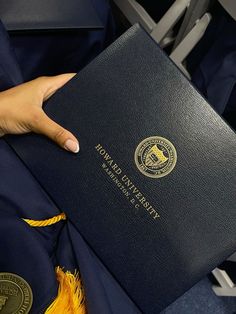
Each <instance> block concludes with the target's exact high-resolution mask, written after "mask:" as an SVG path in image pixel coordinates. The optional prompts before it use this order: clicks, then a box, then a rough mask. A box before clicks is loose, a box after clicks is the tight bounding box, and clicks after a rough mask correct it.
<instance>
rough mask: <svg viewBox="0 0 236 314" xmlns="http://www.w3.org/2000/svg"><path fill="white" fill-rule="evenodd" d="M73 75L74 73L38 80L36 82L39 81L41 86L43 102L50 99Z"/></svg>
mask: <svg viewBox="0 0 236 314" xmlns="http://www.w3.org/2000/svg"><path fill="white" fill-rule="evenodd" d="M75 75H76V73H66V74H60V75H56V76H47V77H41V78H38V80H41V81H42V84H43V101H45V100H47V99H48V98H50V97H51V96H52V95H53V94H54V93H55V92H56V91H57V90H58V89H59V88H61V87H62V86H64V85H65V84H66V83H67V82H68V81H69V80H71V79H72V78H73V77H74V76H75Z"/></svg>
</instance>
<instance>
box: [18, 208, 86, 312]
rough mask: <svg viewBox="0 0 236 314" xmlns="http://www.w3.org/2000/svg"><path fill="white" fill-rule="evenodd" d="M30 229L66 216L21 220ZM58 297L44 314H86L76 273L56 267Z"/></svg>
mask: <svg viewBox="0 0 236 314" xmlns="http://www.w3.org/2000/svg"><path fill="white" fill-rule="evenodd" d="M23 220H24V221H25V222H26V223H27V224H28V225H30V226H31V227H47V226H51V225H53V224H56V223H58V222H60V221H62V220H66V214H65V213H61V214H59V215H57V216H54V217H52V218H49V219H45V220H33V219H23ZM56 277H57V281H58V284H59V286H58V295H57V297H56V298H55V300H54V301H53V302H52V304H51V305H50V306H49V307H48V308H47V310H46V311H45V314H62V313H63V314H75V313H77V314H86V313H87V311H86V306H85V297H84V289H83V284H82V281H81V278H80V275H79V272H78V271H75V273H74V274H72V273H71V272H69V271H66V272H64V271H63V269H62V268H61V267H59V266H58V267H56Z"/></svg>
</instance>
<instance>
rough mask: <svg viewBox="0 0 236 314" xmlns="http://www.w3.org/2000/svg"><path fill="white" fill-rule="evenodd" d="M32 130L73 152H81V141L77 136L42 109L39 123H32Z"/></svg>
mask: <svg viewBox="0 0 236 314" xmlns="http://www.w3.org/2000/svg"><path fill="white" fill-rule="evenodd" d="M31 128H32V131H34V132H36V133H39V134H43V135H45V136H47V137H49V138H50V139H51V140H53V141H54V142H56V143H57V144H58V145H59V146H61V147H62V148H64V149H66V150H68V151H70V152H73V153H78V152H79V143H78V140H77V139H76V137H75V136H74V135H73V134H72V133H71V132H69V131H67V130H66V129H64V128H63V127H61V126H60V125H59V124H57V123H56V122H54V121H53V120H51V119H50V118H49V117H48V116H47V115H46V113H45V112H44V111H43V110H42V111H41V113H40V116H39V118H38V119H37V123H36V124H34V125H31Z"/></svg>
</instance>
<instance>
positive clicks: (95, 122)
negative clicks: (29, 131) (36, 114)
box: [8, 25, 236, 314]
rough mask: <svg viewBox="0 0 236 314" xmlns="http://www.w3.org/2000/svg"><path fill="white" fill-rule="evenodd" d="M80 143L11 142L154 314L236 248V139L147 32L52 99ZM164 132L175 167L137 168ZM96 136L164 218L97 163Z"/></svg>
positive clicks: (131, 35) (49, 107) (126, 38)
mask: <svg viewBox="0 0 236 314" xmlns="http://www.w3.org/2000/svg"><path fill="white" fill-rule="evenodd" d="M45 110H46V112H47V113H48V114H49V116H51V117H52V118H53V119H55V120H56V121H57V122H59V123H61V124H62V125H63V126H65V127H66V128H68V129H70V130H71V131H72V132H74V134H75V135H76V136H78V138H79V139H80V145H81V152H80V153H79V154H78V155H73V154H70V153H67V152H64V151H63V150H62V149H60V148H58V147H57V146H56V145H55V144H53V143H51V142H50V141H49V140H47V139H45V138H44V137H41V136H39V135H26V136H21V137H14V136H12V137H9V138H8V142H9V143H10V144H11V145H12V147H13V148H14V149H15V151H16V152H17V154H18V155H19V156H20V158H21V159H22V160H23V161H24V162H25V164H26V165H27V166H28V168H29V169H30V170H31V172H32V173H33V174H34V176H35V177H36V178H37V180H38V181H39V182H40V183H41V185H42V186H43V187H44V189H45V190H46V191H47V192H48V194H49V195H50V196H51V198H52V199H53V200H54V202H56V204H57V205H58V206H59V207H60V208H61V209H62V210H64V211H66V213H67V214H68V216H69V217H70V219H71V221H72V222H73V223H74V224H75V226H76V227H77V228H78V229H79V230H80V232H81V234H82V235H83V237H84V238H85V239H86V241H87V242H88V244H89V245H90V246H91V247H92V248H93V250H94V251H95V253H96V254H97V255H98V257H99V258H100V259H101V260H102V262H103V263H104V264H105V265H106V266H107V268H108V269H109V270H110V272H111V273H112V274H113V275H114V276H115V278H116V279H117V280H118V281H119V283H120V284H121V286H122V287H123V288H124V289H125V291H126V292H127V293H128V295H129V296H130V297H131V298H132V299H133V300H134V301H135V303H136V304H137V305H138V306H139V308H140V309H141V311H142V312H144V313H147V314H156V313H158V312H159V311H160V310H161V309H163V308H164V307H166V306H167V305H168V304H169V303H171V302H172V301H174V300H175V299H176V298H177V297H178V296H180V295H181V294H182V293H184V292H185V291H186V290H187V289H189V288H190V287H191V286H192V285H193V284H195V283H196V282H197V281H198V280H199V279H200V278H201V277H203V276H204V275H205V274H207V273H208V272H209V271H210V270H212V269H213V268H214V267H215V266H216V265H217V264H219V263H220V262H221V261H223V260H224V259H225V258H226V257H227V256H229V255H230V254H231V253H232V252H233V251H235V249H236V195H235V191H236V169H235V159H236V136H235V133H234V132H233V131H232V130H231V129H230V127H229V126H228V125H227V124H226V123H225V122H224V121H223V120H222V119H221V117H220V116H219V115H218V114H216V112H215V111H214V110H213V109H212V108H211V107H210V106H209V105H208V104H207V102H206V101H205V100H204V99H203V98H202V97H201V96H200V95H199V93H198V92H197V91H196V90H195V89H194V88H193V86H192V85H191V84H190V83H189V81H188V80H187V79H186V78H185V77H184V76H183V75H182V74H181V73H180V71H179V70H178V69H177V68H176V67H175V65H173V63H172V62H171V61H170V60H169V58H168V57H166V56H165V55H164V53H163V52H162V50H161V49H160V48H159V47H158V46H157V45H156V44H155V43H154V42H153V41H152V39H151V38H150V37H149V36H148V35H147V34H146V33H145V32H144V31H143V30H142V29H141V28H140V27H139V26H137V25H136V26H134V27H132V28H131V29H130V30H129V31H128V32H127V33H125V34H124V35H123V36H122V37H121V38H120V39H118V40H117V41H116V42H115V43H114V44H113V45H112V46H110V47H109V48H108V49H107V50H106V51H105V52H103V53H102V54H101V55H100V56H99V57H98V58H97V59H96V60H94V61H93V62H92V63H90V65H89V66H87V67H86V68H85V69H84V70H83V71H82V72H80V73H79V74H78V75H77V76H76V77H75V78H74V79H73V80H72V81H71V82H69V83H68V84H67V86H65V87H64V88H63V89H62V90H60V91H59V92H58V93H56V94H55V95H54V96H53V97H52V98H51V99H50V100H49V101H48V103H47V104H46V106H45ZM155 135H158V136H162V137H165V138H167V139H169V140H170V141H171V142H172V143H173V144H174V145H175V147H176V150H177V154H178V160H177V164H176V167H175V169H174V170H173V171H172V172H171V173H170V174H169V175H167V176H166V177H163V178H160V179H153V178H148V177H146V176H144V175H143V174H141V173H140V172H139V171H138V169H137V167H136V165H135V163H134V151H135V149H136V147H137V145H138V144H139V143H140V142H141V141H142V140H143V139H144V138H147V137H149V136H155ZM98 143H100V144H101V145H103V147H104V148H105V149H106V150H107V152H108V153H109V154H110V155H111V156H112V158H113V159H114V161H115V162H116V163H117V164H118V165H119V167H120V168H121V169H122V171H123V174H126V175H127V176H129V178H130V179H131V181H132V182H133V183H134V185H135V186H136V187H137V188H138V189H139V190H140V191H141V193H142V194H143V195H145V197H146V198H147V199H148V200H149V201H150V203H152V205H153V206H154V207H155V208H156V210H157V211H158V212H159V214H160V218H159V219H156V220H154V219H152V218H151V217H150V215H149V214H148V212H147V211H145V210H143V209H142V208H140V209H139V210H135V209H134V207H133V206H132V205H130V204H129V203H128V202H127V199H126V197H124V195H123V194H122V192H121V191H120V190H119V189H118V188H117V187H116V186H115V185H114V184H113V182H112V180H110V179H109V178H108V176H107V174H106V173H105V172H104V170H102V169H101V164H102V157H101V156H99V155H98V154H97V152H96V150H95V149H94V147H95V146H96V145H97V144H98Z"/></svg>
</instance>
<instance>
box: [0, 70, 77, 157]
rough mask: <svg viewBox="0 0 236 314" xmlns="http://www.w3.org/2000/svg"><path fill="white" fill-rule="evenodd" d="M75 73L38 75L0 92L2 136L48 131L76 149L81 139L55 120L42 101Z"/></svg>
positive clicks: (56, 138)
mask: <svg viewBox="0 0 236 314" xmlns="http://www.w3.org/2000/svg"><path fill="white" fill-rule="evenodd" d="M74 75H75V74H74V73H70V74H62V75H57V76H52V77H46V76H45V77H39V78H37V79H35V80H33V81H30V82H27V83H24V84H21V85H18V86H16V87H13V88H10V89H8V90H6V91H4V92H0V136H3V135H5V134H24V133H29V132H31V131H32V132H35V133H40V134H43V135H46V136H48V137H49V138H50V139H52V140H53V141H55V142H56V143H57V144H58V145H60V146H61V147H63V148H64V149H66V150H68V151H71V152H74V153H77V152H78V151H79V143H78V140H77V139H76V138H75V136H74V135H73V134H72V133H70V132H69V131H67V130H66V129H64V128H63V127H61V126H60V125H58V124H57V123H56V122H54V121H52V120H51V119H50V118H49V117H48V116H47V115H46V113H45V112H44V111H43V109H42V105H43V102H44V101H45V100H47V99H48V98H49V97H51V96H52V95H53V94H54V93H55V92H56V91H57V90H58V89H59V88H60V87H62V86H63V85H64V84H65V83H67V82H68V81H69V80H70V79H71V78H72V77H73V76H74Z"/></svg>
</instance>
